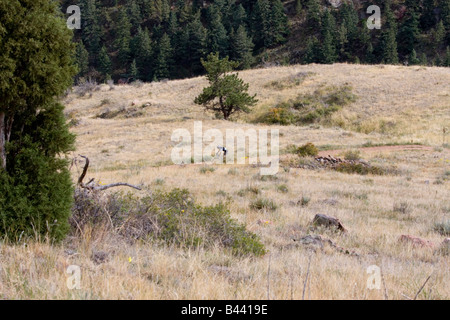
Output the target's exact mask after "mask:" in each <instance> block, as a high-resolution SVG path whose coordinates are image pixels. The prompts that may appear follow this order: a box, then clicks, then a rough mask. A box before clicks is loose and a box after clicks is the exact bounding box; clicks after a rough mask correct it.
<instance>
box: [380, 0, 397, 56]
mask: <svg viewBox="0 0 450 320" xmlns="http://www.w3.org/2000/svg"><path fill="white" fill-rule="evenodd" d="M391 6H392V1H391V0H387V1H386V2H385V16H386V22H385V26H384V31H383V34H382V39H381V41H380V45H381V47H382V62H383V63H386V64H397V63H398V52H397V23H396V21H395V15H394V12H393V11H392V7H391Z"/></svg>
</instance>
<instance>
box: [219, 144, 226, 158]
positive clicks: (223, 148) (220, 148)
mask: <svg viewBox="0 0 450 320" xmlns="http://www.w3.org/2000/svg"><path fill="white" fill-rule="evenodd" d="M217 149H219V151H217V154H219V153H220V152H221V151H223V156H224V157H225V156H226V155H227V148H225V147H222V146H217Z"/></svg>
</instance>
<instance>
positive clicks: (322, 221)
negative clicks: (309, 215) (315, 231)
mask: <svg viewBox="0 0 450 320" xmlns="http://www.w3.org/2000/svg"><path fill="white" fill-rule="evenodd" d="M312 224H313V226H324V227H326V228H330V227H331V228H336V229H338V230H340V231H342V232H347V229H345V228H344V226H343V225H342V223H341V221H340V220H339V219H337V218H334V217H330V216H327V215H324V214H316V216H315V217H314V219H313V221H312Z"/></svg>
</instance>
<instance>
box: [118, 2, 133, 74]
mask: <svg viewBox="0 0 450 320" xmlns="http://www.w3.org/2000/svg"><path fill="white" fill-rule="evenodd" d="M130 29H131V23H130V19H129V18H128V14H127V11H126V9H122V10H120V13H119V19H118V23H117V25H116V48H117V50H118V51H119V53H118V58H119V62H120V63H121V67H125V68H127V67H128V64H129V63H130V58H131V50H130V41H131V31H130Z"/></svg>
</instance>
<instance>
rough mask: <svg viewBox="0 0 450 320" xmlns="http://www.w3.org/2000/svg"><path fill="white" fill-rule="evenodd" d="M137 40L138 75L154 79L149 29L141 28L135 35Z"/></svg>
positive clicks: (143, 78) (148, 79)
mask: <svg viewBox="0 0 450 320" xmlns="http://www.w3.org/2000/svg"><path fill="white" fill-rule="evenodd" d="M135 37H136V38H137V41H136V52H135V59H136V66H137V69H138V77H139V79H141V80H145V81H150V80H151V79H152V53H153V52H152V43H151V39H150V34H149V32H148V29H147V28H145V29H144V30H140V32H139V33H138V34H137V35H136V36H135Z"/></svg>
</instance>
